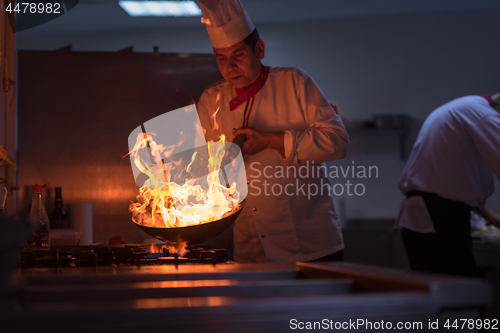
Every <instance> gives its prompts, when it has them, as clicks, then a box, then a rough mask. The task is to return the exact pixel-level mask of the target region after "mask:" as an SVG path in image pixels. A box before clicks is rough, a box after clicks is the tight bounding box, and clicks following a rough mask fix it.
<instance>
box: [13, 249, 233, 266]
mask: <svg viewBox="0 0 500 333" xmlns="http://www.w3.org/2000/svg"><path fill="white" fill-rule="evenodd" d="M186 250H187V252H186V253H185V254H184V255H183V256H179V255H178V254H177V253H176V252H173V253H170V252H169V250H168V248H167V247H165V246H162V245H158V244H152V245H144V244H139V245H134V244H131V245H110V246H59V247H52V248H51V249H50V250H40V249H33V248H24V250H23V251H22V254H21V255H20V267H22V268H34V267H38V268H42V267H67V268H69V267H97V266H142V265H168V264H170V265H174V266H178V265H184V264H212V265H215V264H217V263H222V262H225V261H227V251H226V250H225V249H208V248H200V247H192V248H186Z"/></svg>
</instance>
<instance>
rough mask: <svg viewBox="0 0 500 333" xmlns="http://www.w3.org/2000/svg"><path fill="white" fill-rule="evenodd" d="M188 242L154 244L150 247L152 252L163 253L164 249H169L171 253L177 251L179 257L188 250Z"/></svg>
mask: <svg viewBox="0 0 500 333" xmlns="http://www.w3.org/2000/svg"><path fill="white" fill-rule="evenodd" d="M186 246H187V243H186V242H183V241H181V242H179V243H176V244H154V243H152V244H151V245H150V247H149V252H150V253H163V249H167V250H168V252H169V253H177V254H178V255H179V257H183V256H184V255H185V254H186V253H187V252H188V251H187V250H186Z"/></svg>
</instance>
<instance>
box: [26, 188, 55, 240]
mask: <svg viewBox="0 0 500 333" xmlns="http://www.w3.org/2000/svg"><path fill="white" fill-rule="evenodd" d="M49 186H50V185H49V184H45V185H38V184H36V185H35V193H34V194H33V201H32V202H31V211H30V220H31V223H32V225H33V238H32V239H33V243H34V244H32V245H34V246H35V247H37V248H49V247H50V238H49V232H50V222H49V218H48V216H47V211H46V210H45V205H44V203H43V193H42V190H43V188H44V187H49Z"/></svg>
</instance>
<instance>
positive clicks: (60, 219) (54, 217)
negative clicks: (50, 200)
mask: <svg viewBox="0 0 500 333" xmlns="http://www.w3.org/2000/svg"><path fill="white" fill-rule="evenodd" d="M50 229H68V216H67V215H66V211H65V210H64V205H63V199H62V189H61V188H60V187H56V198H55V200H54V210H53V211H52V214H50Z"/></svg>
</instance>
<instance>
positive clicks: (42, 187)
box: [35, 183, 50, 192]
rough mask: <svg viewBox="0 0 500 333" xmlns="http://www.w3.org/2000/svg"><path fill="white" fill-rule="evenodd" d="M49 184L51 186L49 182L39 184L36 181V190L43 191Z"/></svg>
mask: <svg viewBox="0 0 500 333" xmlns="http://www.w3.org/2000/svg"><path fill="white" fill-rule="evenodd" d="M49 186H50V184H49V183H47V184H43V185H38V183H36V185H35V192H41V191H42V190H43V189H44V188H45V187H49Z"/></svg>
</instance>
